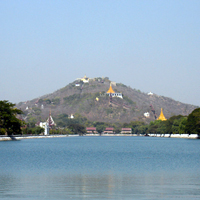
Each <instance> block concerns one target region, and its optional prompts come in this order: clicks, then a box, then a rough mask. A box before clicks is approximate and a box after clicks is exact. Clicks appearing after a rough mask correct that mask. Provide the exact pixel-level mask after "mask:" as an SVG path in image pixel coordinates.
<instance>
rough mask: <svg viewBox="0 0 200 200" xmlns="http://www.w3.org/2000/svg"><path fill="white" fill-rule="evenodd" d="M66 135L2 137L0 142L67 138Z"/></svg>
mask: <svg viewBox="0 0 200 200" xmlns="http://www.w3.org/2000/svg"><path fill="white" fill-rule="evenodd" d="M67 136H68V135H48V136H46V135H44V136H43V135H38V136H10V137H8V136H3V137H0V141H9V140H22V139H38V138H55V137H67Z"/></svg>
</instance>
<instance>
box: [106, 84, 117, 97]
mask: <svg viewBox="0 0 200 200" xmlns="http://www.w3.org/2000/svg"><path fill="white" fill-rule="evenodd" d="M110 93H115V91H114V90H113V89H112V86H111V83H110V88H109V90H108V91H107V94H110Z"/></svg>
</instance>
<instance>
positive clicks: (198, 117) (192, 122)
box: [185, 108, 200, 135]
mask: <svg viewBox="0 0 200 200" xmlns="http://www.w3.org/2000/svg"><path fill="white" fill-rule="evenodd" d="M185 131H186V132H187V133H189V134H198V135H200V108H197V109H195V110H193V111H192V113H190V114H189V115H188V119H187V122H186V125H185Z"/></svg>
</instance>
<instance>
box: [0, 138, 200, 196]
mask: <svg viewBox="0 0 200 200" xmlns="http://www.w3.org/2000/svg"><path fill="white" fill-rule="evenodd" d="M199 141H200V140H198V141H197V140H183V139H181V140H178V139H170V140H169V139H167V138H141V137H130V138H129V137H123V138H122V137H118V138H115V137H113V138H105V137H95V138H86V137H76V138H64V139H52V140H51V139H48V140H45V139H44V140H43V139H40V140H22V141H20V142H6V143H1V145H0V159H1V160H0V199H1V198H4V199H34V200H35V199H39V200H40V199H137V200H140V199H154V200H158V199H159V200H160V199H170V200H171V199H172V200H173V199H174V200H177V199H185V200H186V199H187V200H188V199H200V171H199V168H200V162H199V155H200V148H199V146H200V143H199Z"/></svg>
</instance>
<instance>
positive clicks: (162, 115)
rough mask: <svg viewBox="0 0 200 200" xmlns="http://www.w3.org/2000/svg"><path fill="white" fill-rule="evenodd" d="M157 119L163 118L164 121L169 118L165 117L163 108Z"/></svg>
mask: <svg viewBox="0 0 200 200" xmlns="http://www.w3.org/2000/svg"><path fill="white" fill-rule="evenodd" d="M157 120H162V121H165V120H167V119H166V118H165V116H164V114H163V109H162V108H161V112H160V116H159V117H158V119H157Z"/></svg>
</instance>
